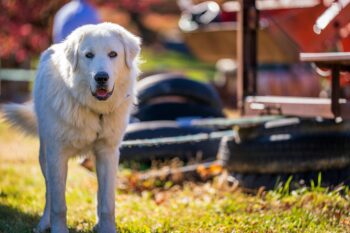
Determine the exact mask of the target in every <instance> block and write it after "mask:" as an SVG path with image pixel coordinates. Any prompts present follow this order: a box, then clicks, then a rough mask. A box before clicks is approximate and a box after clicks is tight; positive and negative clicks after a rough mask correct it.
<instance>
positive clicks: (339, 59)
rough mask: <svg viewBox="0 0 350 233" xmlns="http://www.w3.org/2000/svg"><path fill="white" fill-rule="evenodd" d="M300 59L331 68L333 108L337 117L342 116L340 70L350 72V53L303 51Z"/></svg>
mask: <svg viewBox="0 0 350 233" xmlns="http://www.w3.org/2000/svg"><path fill="white" fill-rule="evenodd" d="M300 60H301V61H304V62H314V63H315V64H316V65H317V66H318V67H320V68H325V69H330V70H331V71H332V79H331V90H332V96H331V110H332V112H333V114H334V116H335V117H340V116H341V106H340V105H341V104H340V103H339V100H340V92H341V90H340V80H339V79H340V72H341V71H344V72H350V53H345V52H336V53H301V54H300Z"/></svg>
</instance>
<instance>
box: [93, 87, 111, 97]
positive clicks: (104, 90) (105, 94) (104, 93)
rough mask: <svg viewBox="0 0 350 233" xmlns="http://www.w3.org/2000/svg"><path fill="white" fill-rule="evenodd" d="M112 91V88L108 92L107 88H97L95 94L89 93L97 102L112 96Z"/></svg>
mask: <svg viewBox="0 0 350 233" xmlns="http://www.w3.org/2000/svg"><path fill="white" fill-rule="evenodd" d="M113 91H114V86H113V89H112V90H111V91H110V92H108V90H107V88H104V87H97V88H96V90H95V92H93V91H91V94H92V95H93V96H94V97H95V98H96V99H98V100H106V99H108V98H109V97H110V96H111V95H112V94H113Z"/></svg>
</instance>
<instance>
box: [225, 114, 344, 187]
mask: <svg viewBox="0 0 350 233" xmlns="http://www.w3.org/2000/svg"><path fill="white" fill-rule="evenodd" d="M238 135H239V137H238V138H236V139H235V140H232V139H231V140H223V141H222V143H221V147H220V151H219V158H220V159H222V160H224V161H226V162H227V167H228V169H229V171H231V172H233V174H235V176H236V177H237V178H238V179H239V180H240V181H241V183H242V185H243V186H248V187H259V186H265V187H268V188H272V187H271V185H274V184H276V182H277V178H278V177H279V178H281V179H282V181H283V178H286V177H290V176H293V177H294V178H295V179H303V180H305V181H306V182H308V181H309V179H314V178H315V177H317V176H318V173H320V172H321V173H323V175H322V177H323V181H324V183H325V184H333V185H336V184H339V183H341V182H349V181H350V172H349V167H350V122H346V121H345V122H342V123H338V124H337V123H335V122H334V121H331V120H324V121H322V122H318V121H316V120H311V119H299V118H290V119H288V120H277V121H274V122H268V123H265V124H264V125H260V126H256V127H253V128H247V129H244V128H243V129H240V130H239V133H238Z"/></svg>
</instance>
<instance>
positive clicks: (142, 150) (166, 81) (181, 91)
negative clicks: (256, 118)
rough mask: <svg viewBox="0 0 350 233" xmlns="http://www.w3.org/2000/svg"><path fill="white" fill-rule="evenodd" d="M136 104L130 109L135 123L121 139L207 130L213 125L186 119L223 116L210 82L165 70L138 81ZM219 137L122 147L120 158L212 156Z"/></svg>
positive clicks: (160, 136)
mask: <svg viewBox="0 0 350 233" xmlns="http://www.w3.org/2000/svg"><path fill="white" fill-rule="evenodd" d="M137 93H138V104H137V106H135V108H134V111H133V113H132V118H133V121H134V123H131V124H130V125H129V127H128V128H127V132H126V135H125V137H124V140H135V139H153V138H164V137H176V136H186V135H195V134H199V133H210V132H211V131H212V130H213V129H210V128H205V127H193V126H191V125H187V124H186V123H185V122H186V121H188V120H191V119H198V118H218V117H219V118H222V117H224V114H223V111H222V103H221V100H220V98H219V95H218V93H217V92H216V91H215V89H214V88H213V87H212V86H210V85H209V84H205V83H202V82H197V81H194V80H191V79H189V78H187V77H186V76H183V75H179V74H173V73H164V74H156V75H152V76H149V77H145V78H143V79H142V80H140V81H139V82H138V85H137ZM219 144H220V140H219V139H218V140H212V141H209V140H208V141H200V142H196V141H191V142H185V143H179V144H178V143H168V144H161V145H157V144H154V145H148V146H143V145H140V146H139V147H137V146H132V147H122V148H121V160H126V159H127V160H136V161H151V160H154V159H162V160H163V159H171V158H174V157H177V158H180V159H182V160H191V159H194V158H199V159H201V160H208V159H215V157H216V155H217V151H218V148H219Z"/></svg>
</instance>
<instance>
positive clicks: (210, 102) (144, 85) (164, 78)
mask: <svg viewBox="0 0 350 233" xmlns="http://www.w3.org/2000/svg"><path fill="white" fill-rule="evenodd" d="M137 94H138V101H139V104H140V105H144V104H147V103H148V102H149V101H150V100H151V99H153V98H155V97H161V96H182V97H186V98H187V99H189V102H191V101H193V102H194V103H198V104H202V105H206V106H210V107H212V108H216V109H220V110H221V109H222V102H221V100H220V96H219V95H218V93H217V92H216V90H215V89H214V88H213V87H212V86H211V85H209V84H205V83H202V82H198V81H194V80H191V79H188V78H187V77H185V76H183V75H179V74H172V73H163V74H156V75H152V76H149V77H147V78H144V79H142V80H141V81H139V82H138V84H137Z"/></svg>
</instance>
